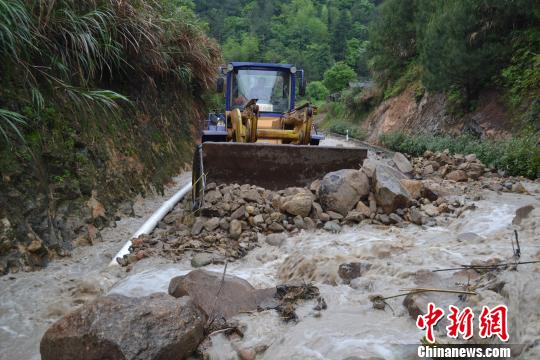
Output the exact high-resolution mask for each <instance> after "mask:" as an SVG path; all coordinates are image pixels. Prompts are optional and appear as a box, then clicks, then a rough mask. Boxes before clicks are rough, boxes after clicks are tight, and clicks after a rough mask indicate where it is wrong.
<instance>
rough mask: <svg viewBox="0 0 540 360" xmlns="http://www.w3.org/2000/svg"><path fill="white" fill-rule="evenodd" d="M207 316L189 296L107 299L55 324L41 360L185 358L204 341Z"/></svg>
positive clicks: (43, 343) (42, 348)
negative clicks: (176, 297) (182, 297)
mask: <svg viewBox="0 0 540 360" xmlns="http://www.w3.org/2000/svg"><path fill="white" fill-rule="evenodd" d="M205 322H206V317H205V315H204V314H203V312H202V311H201V310H199V309H198V308H197V307H196V306H195V305H194V304H193V303H192V302H191V301H190V300H189V299H188V298H186V299H181V300H179V299H175V298H174V297H172V296H170V295H167V294H165V293H156V294H152V295H150V296H146V297H141V298H131V297H126V296H123V295H117V294H115V295H108V296H104V297H100V298H98V299H97V300H95V301H93V302H91V303H88V304H86V305H84V306H83V307H81V308H79V309H77V310H75V311H73V312H71V313H70V314H68V315H66V316H64V317H63V318H62V319H60V320H58V321H57V322H56V323H54V324H53V325H52V326H51V327H50V328H49V329H48V330H47V332H45V335H43V338H42V339H41V344H40V352H41V358H42V359H43V360H63V359H65V360H68V359H69V360H71V359H78V360H98V359H110V360H116V359H156V360H157V359H160V360H161V359H162V360H165V359H184V358H186V357H188V356H189V355H190V354H191V353H192V352H193V351H194V350H195V349H196V348H197V346H198V345H199V343H200V342H201V341H202V340H203V339H204V325H205Z"/></svg>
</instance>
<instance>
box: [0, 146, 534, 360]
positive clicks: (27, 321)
mask: <svg viewBox="0 0 540 360" xmlns="http://www.w3.org/2000/svg"><path fill="white" fill-rule="evenodd" d="M335 141H337V140H335ZM338 143H339V141H338ZM346 145H348V144H346ZM183 179H184V180H183ZM183 179H179V180H178V181H177V186H176V187H172V188H170V189H169V190H168V194H166V196H165V198H166V197H167V195H170V194H172V193H173V192H174V191H175V190H176V188H178V187H180V186H181V185H182V181H185V178H183ZM525 185H526V187H527V188H528V190H529V191H530V195H521V194H513V193H501V194H497V193H495V192H492V191H487V190H485V191H483V192H482V197H483V199H482V200H479V201H476V202H475V204H476V206H477V208H476V209H474V210H467V211H466V212H464V213H463V214H461V216H459V217H458V218H454V219H450V220H449V222H448V225H446V226H444V227H442V226H441V227H420V226H416V225H407V226H405V227H403V228H398V227H386V226H375V225H362V226H353V227H345V228H344V230H343V231H342V232H341V233H339V234H329V233H326V232H322V231H316V232H301V233H300V234H298V235H295V236H291V237H289V238H288V239H287V240H286V241H285V242H284V244H283V245H282V246H281V247H273V246H270V245H267V244H266V243H261V246H260V247H259V248H257V249H255V250H253V251H252V252H250V253H249V254H248V255H247V256H246V257H244V258H242V259H240V260H238V261H236V262H233V263H229V264H228V268H227V273H228V274H231V275H237V276H240V277H242V278H244V279H246V280H248V281H249V282H250V283H251V284H252V285H254V286H255V287H261V288H262V287H268V286H275V285H276V284H280V283H283V282H286V281H305V282H313V283H314V284H315V285H316V286H318V287H319V288H320V291H321V294H322V296H323V297H324V298H325V300H326V302H327V304H328V309H327V310H325V311H323V312H321V313H320V314H318V313H316V312H315V311H314V310H313V306H314V303H313V302H309V301H308V302H306V303H305V304H303V305H301V306H300V307H299V308H298V310H297V313H298V316H299V321H298V322H297V323H284V322H283V321H282V320H281V319H280V318H279V317H278V315H277V313H276V312H275V311H271V310H270V311H264V312H261V313H256V314H243V315H240V316H238V317H237V319H238V320H239V322H240V323H241V324H243V325H245V326H246V331H245V337H244V338H243V339H238V340H234V341H230V340H228V339H226V338H225V337H224V336H222V335H215V336H213V337H212V339H211V340H212V345H211V348H210V349H209V354H210V356H211V358H212V359H236V358H237V355H236V350H237V349H239V348H248V347H256V346H260V345H263V346H267V347H268V349H267V350H266V352H264V354H263V355H262V357H261V358H263V359H283V358H288V359H340V360H341V359H346V358H347V357H352V356H357V357H360V358H369V357H376V358H382V359H403V358H407V357H408V356H413V355H414V353H415V351H416V348H414V347H410V346H409V347H406V346H401V345H403V344H418V343H419V340H420V338H421V337H422V335H423V334H422V332H421V331H420V330H418V329H417V328H416V326H415V323H414V321H413V319H412V318H411V317H410V316H409V315H408V313H407V311H406V309H405V308H404V307H403V305H402V304H401V302H402V298H396V299H392V300H389V301H388V303H389V305H390V306H391V307H392V309H393V310H394V312H392V311H391V310H390V309H386V310H385V311H380V310H375V309H373V307H372V304H371V302H370V300H369V296H370V295H373V294H383V295H394V294H397V293H399V289H403V288H410V287H414V286H415V284H414V274H415V273H416V272H417V271H419V270H433V269H437V268H445V267H454V266H457V265H459V264H469V263H470V262H471V261H473V260H487V259H491V258H494V257H500V258H503V259H506V258H509V257H510V256H511V254H512V250H511V244H510V238H511V236H512V234H513V230H514V226H513V225H512V219H513V218H514V214H515V211H516V209H518V208H520V207H521V206H524V205H528V204H533V205H535V207H536V209H535V210H533V212H532V213H531V214H530V215H529V217H528V218H527V219H525V220H524V221H523V223H522V224H521V225H520V227H519V234H520V244H521V251H522V260H523V261H525V260H531V259H540V226H539V225H540V184H538V183H525ZM163 200H164V198H162V197H153V198H149V199H144V200H142V199H140V200H139V201H138V203H137V206H136V213H137V214H138V215H139V217H137V218H129V219H124V220H122V221H120V222H119V223H118V226H117V227H116V228H114V229H108V230H106V231H105V232H104V236H103V238H104V241H103V242H102V243H100V244H97V245H95V246H92V247H85V248H79V249H77V250H76V251H75V252H74V254H73V256H72V258H70V259H63V260H60V261H55V262H53V263H52V264H51V265H50V266H49V267H48V268H47V269H45V270H43V271H39V272H34V273H21V274H14V275H8V276H5V277H3V278H1V279H0V284H1V285H0V286H1V288H0V348H1V349H2V351H1V352H0V359H39V340H40V338H41V336H42V334H43V333H44V331H45V330H46V328H47V327H48V326H49V325H50V324H51V323H52V322H54V321H55V320H57V319H58V318H59V317H61V316H62V315H63V314H65V313H66V312H67V311H69V310H70V309H72V308H74V307H75V306H78V305H79V304H81V303H83V302H84V301H86V300H89V299H92V298H94V297H95V296H98V295H100V294H104V293H120V294H125V295H128V296H141V295H146V294H150V293H153V292H156V291H167V287H168V283H169V280H170V279H171V278H172V277H174V276H177V275H181V274H185V273H187V272H189V271H190V270H192V268H191V265H190V259H189V257H186V258H185V259H184V260H183V261H181V262H179V263H174V264H173V263H170V262H169V261H167V260H165V259H161V258H151V259H144V260H142V261H139V262H138V263H136V264H134V266H133V269H132V270H131V271H130V272H129V273H127V274H126V273H125V272H124V271H123V270H122V269H120V268H113V269H111V268H108V267H107V264H108V262H109V261H110V259H111V257H112V256H113V255H114V253H116V251H117V250H118V249H119V248H120V247H121V246H122V244H123V242H124V241H125V240H126V239H127V238H129V236H130V235H131V233H133V232H134V231H135V230H136V229H137V228H138V226H140V225H141V224H142V222H143V221H144V219H145V217H148V216H149V215H150V214H151V212H152V211H153V210H155V209H157V207H159V205H160V204H161V202H162V201H163ZM467 232H474V233H476V234H477V235H479V237H478V238H476V239H475V240H470V241H459V240H458V235H459V234H462V233H467ZM352 261H363V262H368V263H370V264H371V265H372V266H371V268H370V270H369V271H367V272H366V273H365V274H363V276H362V277H360V278H358V279H355V280H353V281H352V282H351V284H350V285H346V284H344V283H343V282H342V281H341V280H340V279H339V276H338V274H337V269H338V266H339V265H340V264H342V263H344V262H352ZM206 269H208V270H215V271H219V272H221V271H223V266H222V265H211V266H207V267H206ZM501 276H503V277H504V279H505V281H507V283H508V284H509V287H508V289H509V290H508V293H505V294H503V295H504V296H503V295H501V294H498V293H495V292H493V294H491V293H489V292H485V293H483V294H482V299H481V300H482V301H490V302H492V303H498V302H503V303H505V304H506V305H508V307H509V313H510V318H511V322H510V335H511V337H512V338H511V341H512V342H515V343H520V344H527V346H528V348H527V350H526V351H523V355H522V356H521V358H524V359H528V358H530V359H536V358H540V349H538V347H539V346H540V345H538V344H539V343H540V311H538V310H537V309H538V308H539V305H540V266H538V265H529V266H523V267H520V268H519V271H517V272H505V273H504V274H502V275H501ZM407 352H408V353H407Z"/></svg>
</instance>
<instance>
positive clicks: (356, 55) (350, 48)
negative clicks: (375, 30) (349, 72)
mask: <svg viewBox="0 0 540 360" xmlns="http://www.w3.org/2000/svg"><path fill="white" fill-rule="evenodd" d="M368 44H369V42H368V41H366V40H359V39H357V38H352V39H350V40H348V41H347V49H346V52H345V62H346V63H347V65H349V66H350V67H351V68H353V69H354V70H355V71H356V73H357V74H359V75H368V68H367V65H368V59H367V47H368Z"/></svg>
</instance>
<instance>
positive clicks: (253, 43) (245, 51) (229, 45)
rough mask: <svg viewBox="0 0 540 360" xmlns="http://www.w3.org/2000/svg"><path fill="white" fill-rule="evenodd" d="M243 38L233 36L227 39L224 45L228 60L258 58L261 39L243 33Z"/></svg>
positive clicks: (225, 55)
mask: <svg viewBox="0 0 540 360" xmlns="http://www.w3.org/2000/svg"><path fill="white" fill-rule="evenodd" d="M240 37H241V40H240V41H238V40H236V39H235V38H233V37H230V38H228V39H227V41H226V42H225V44H224V45H223V56H224V58H225V60H227V61H254V60H258V59H259V56H260V53H259V40H258V39H257V37H255V36H252V35H249V34H247V33H243V34H242V35H241V36H240Z"/></svg>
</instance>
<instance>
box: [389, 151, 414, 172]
mask: <svg viewBox="0 0 540 360" xmlns="http://www.w3.org/2000/svg"><path fill="white" fill-rule="evenodd" d="M392 161H393V162H394V164H396V167H397V168H398V169H399V171H401V172H402V173H405V174H409V173H411V172H412V171H413V167H412V164H411V162H410V161H409V159H407V158H406V157H405V155H403V154H402V153H400V152H397V153H394V156H393V157H392Z"/></svg>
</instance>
